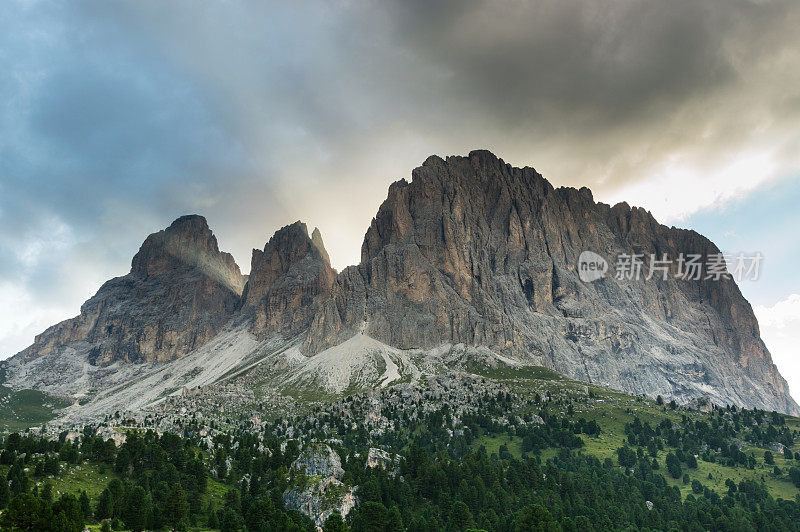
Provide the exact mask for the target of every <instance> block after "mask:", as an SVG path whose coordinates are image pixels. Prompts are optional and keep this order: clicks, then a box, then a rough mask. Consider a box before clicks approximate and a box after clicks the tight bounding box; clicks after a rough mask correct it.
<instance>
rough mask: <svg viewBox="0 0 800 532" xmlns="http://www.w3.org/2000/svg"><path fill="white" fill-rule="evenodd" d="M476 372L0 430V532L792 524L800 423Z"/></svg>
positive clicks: (549, 375) (504, 371) (797, 510)
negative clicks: (101, 523)
mask: <svg viewBox="0 0 800 532" xmlns="http://www.w3.org/2000/svg"><path fill="white" fill-rule="evenodd" d="M483 373H484V375H476V374H469V373H452V374H446V375H440V376H437V377H431V378H429V379H427V380H426V382H425V384H417V385H415V384H410V383H407V384H398V385H395V386H391V387H387V388H385V389H383V390H380V391H370V392H367V393H363V394H357V395H352V396H348V397H345V398H343V399H339V400H334V401H322V402H305V401H304V402H301V403H296V404H285V405H283V407H280V406H278V405H275V404H272V405H271V406H270V403H269V401H266V400H265V401H264V402H261V403H259V404H255V405H253V404H250V405H249V406H245V405H241V408H236V407H235V402H232V401H230V402H228V403H227V405H229V406H230V408H229V409H227V410H225V411H224V415H223V416H221V417H214V416H212V415H211V412H210V411H208V410H203V408H202V407H199V408H198V409H197V410H195V411H193V412H190V411H189V410H187V409H186V404H188V402H187V403H186V404H184V406H182V407H180V408H177V411H178V412H184V413H185V416H184V417H183V418H182V419H179V418H176V417H169V419H170V423H173V425H172V426H171V429H170V430H169V431H167V432H164V433H163V434H162V435H161V436H158V435H157V433H156V432H154V431H153V429H158V430H159V433H160V431H161V430H163V429H165V428H166V425H165V424H164V421H165V419H166V417H165V415H164V414H162V413H158V412H152V413H151V414H150V415H148V416H147V417H145V418H142V419H139V420H136V419H126V418H125V417H124V416H118V415H112V416H108V418H107V419H106V420H105V421H103V422H102V423H100V424H99V425H91V426H86V427H84V429H83V430H82V431H81V432H71V433H67V432H65V433H63V434H62V435H61V436H60V437H58V436H56V437H55V439H54V440H51V441H49V442H47V441H45V440H41V439H40V437H39V436H36V435H30V436H24V437H20V436H19V435H13V434H12V435H10V436H5V437H4V439H3V443H2V446H3V449H4V450H3V451H2V453H0V474H2V475H3V476H5V477H6V478H7V479H8V480H9V482H10V483H9V485H8V487H9V490H10V492H9V491H5V490H3V489H2V488H0V505H5V504H9V509H8V510H6V511H4V512H3V514H2V517H0V525H3V526H10V525H12V524H13V523H14V522H16V521H12V520H13V519H18V518H19V519H21V517H15V516H19V515H20V514H19V513H18V510H17V509H18V508H20V505H21V504H23V503H24V504H27V505H28V507H29V508H32V507H33V506H36V504H39V505H40V506H39V508H40V509H39V510H33V513H32V514H29V517H30V518H35V516H36V515H38V514H37V513H36V512H45V511H49V512H51V513H50V514H48V515H49V516H50V518H53V516H55V515H56V514H58V513H63V512H66V511H67V510H65V509H66V508H69V505H70V504H75V505H76V506H75V508H76V513H74V514H73V515H72V517H70V519H75V520H79V521H80V522H85V523H97V522H98V520H102V519H110V520H112V521H114V523H116V526H125V527H128V528H133V529H137V527H145V526H146V527H147V528H156V529H162V528H166V527H168V526H178V527H179V528H180V527H192V528H194V529H197V530H208V529H223V530H235V529H238V528H239V527H241V526H245V527H246V528H247V529H248V530H255V529H259V528H258V527H259V526H261V527H266V529H270V530H272V529H276V528H281V529H286V530H309V531H310V530H313V528H314V523H315V522H316V523H317V524H318V525H322V524H326V526H328V527H333V526H334V521H336V520H337V519H339V517H338V515H339V513H341V514H343V515H344V516H345V517H344V519H343V521H344V522H346V524H347V526H349V528H350V529H352V530H354V531H360V530H373V529H374V528H371V527H374V526H380V527H381V529H390V530H427V529H430V528H431V527H433V528H435V529H444V530H463V529H465V528H479V529H485V530H515V529H519V527H520V526H544V527H545V529H548V530H587V529H592V528H596V529H600V528H603V529H625V528H627V527H630V526H633V527H636V528H638V529H645V528H652V529H668V528H677V529H695V528H698V527H699V528H700V529H704V530H728V529H732V528H733V529H737V528H741V529H764V530H768V529H769V530H771V529H780V528H782V529H787V530H788V529H797V523H798V520H797V519H798V517H800V503H798V501H800V497H799V496H800V490H799V489H798V488H799V487H800V445H798V443H800V441H799V438H800V432H799V431H800V420H799V419H797V418H793V417H788V416H785V415H781V414H775V413H767V412H761V411H748V410H738V409H735V408H725V409H719V408H713V407H711V406H710V405H709V404H706V403H701V404H699V405H698V406H699V407H700V408H702V409H703V410H707V411H701V410H692V409H687V408H685V407H681V406H678V405H676V404H674V403H668V404H665V403H664V402H663V401H661V400H657V401H654V400H651V399H647V398H644V397H637V396H630V395H626V394H623V393H619V392H614V391H612V390H609V389H607V388H604V387H598V386H594V385H589V386H587V385H585V384H583V383H580V382H577V381H572V380H569V379H566V378H564V377H561V376H559V375H557V374H554V373H553V372H552V371H550V370H547V369H545V368H524V369H509V368H496V369H491V370H486V371H483ZM173 406H176V407H177V406H178V405H173ZM175 433H178V434H181V435H182V436H176V435H174V434H175ZM125 435H127V437H126V436H125ZM112 438H113V439H112ZM115 441H116V443H114V442H115ZM70 442H72V443H70ZM781 445H785V448H784V449H783V450H781V451H778V450H777V449H778V448H779V447H780V446H781ZM26 470H27V472H25V471H26ZM23 478H24V479H26V480H22V479H23ZM0 484H2V483H0ZM48 486H49V487H48ZM82 491H85V493H86V497H83V498H82V496H81V492H82ZM24 493H28V494H29V495H27V496H26V495H23V494H24ZM65 493H66V494H65ZM68 493H72V494H74V497H75V498H74V499H71V498H70V495H67V494H68ZM9 497H11V502H8V500H9ZM25 497H28V498H25ZM31 497H33V498H31ZM348 497H349V498H348ZM56 499H58V502H57V503H56V504H53V506H52V508H51V509H49V510H47V508H50V507H49V506H48V504H50V503H49V502H47V503H45V502H42V503H36V504H34V502H33V501H36V500H41V501H49V500H56ZM83 499H85V502H81V501H82V500H83ZM72 500H74V501H75V502H74V503H71V502H70V501H72ZM137 500H139V501H141V503H134V502H131V501H137ZM31 504H33V506H30V505H31ZM139 504H141V506H139ZM132 505H133V506H132ZM79 508H80V510H79ZM337 512H338V513H337ZM64 515H65V516H67V515H68V514H64ZM65 518H66V517H65ZM76 522H77V521H76ZM281 523H282V524H281ZM523 523H527V525H523ZM387 527H389V528H387ZM327 529H333V528H326V530H327ZM344 529H345V528H339V530H344Z"/></svg>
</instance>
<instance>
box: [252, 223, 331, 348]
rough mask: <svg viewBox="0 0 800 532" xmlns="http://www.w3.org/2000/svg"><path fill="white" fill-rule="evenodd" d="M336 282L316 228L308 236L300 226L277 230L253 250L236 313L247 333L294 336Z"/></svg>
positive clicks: (305, 324) (292, 225)
mask: <svg viewBox="0 0 800 532" xmlns="http://www.w3.org/2000/svg"><path fill="white" fill-rule="evenodd" d="M335 277H336V272H335V271H334V270H333V268H331V265H330V260H329V259H328V253H327V251H325V245H324V244H323V241H322V235H321V234H320V232H319V230H318V229H315V230H314V233H313V234H312V235H311V236H309V234H308V228H307V227H306V225H305V224H304V223H302V222H300V221H297V222H295V223H293V224H291V225H287V226H285V227H283V228H281V229H279V230H278V231H277V232H276V233H275V234H274V235H273V236H272V238H270V239H269V241H268V242H267V244H266V245H265V246H264V249H263V251H262V250H258V249H254V250H253V258H252V261H251V267H250V276H249V278H248V280H247V285H246V286H245V289H244V292H243V294H242V309H243V311H244V312H245V313H246V314H251V315H252V317H253V331H254V332H258V333H268V332H278V331H281V332H284V333H286V334H294V333H297V332H299V331H301V330H302V329H304V328H306V327H308V325H309V324H310V322H311V319H312V317H313V315H314V313H315V312H316V310H317V305H318V303H319V301H320V300H321V299H322V298H324V297H326V296H327V295H328V293H329V291H330V288H331V285H332V284H333V281H334V279H335Z"/></svg>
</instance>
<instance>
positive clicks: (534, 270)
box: [6, 150, 800, 413]
mask: <svg viewBox="0 0 800 532" xmlns="http://www.w3.org/2000/svg"><path fill="white" fill-rule="evenodd" d="M197 218H202V217H191V216H190V217H181V218H179V219H178V220H176V222H175V223H173V226H174V225H175V224H178V225H177V227H178V228H179V229H180V228H186V231H187V232H186V233H184V232H183V231H182V230H178V231H173V233H176V234H177V235H179V236H178V237H177V242H178V244H180V245H172V246H169V245H167V248H169V249H176V250H178V251H177V252H173V253H161V252H159V249H161V248H160V247H159V246H158V244H159V243H160V242H162V241H165V242H172V240H171V239H170V238H166V240H165V236H164V235H168V234H172V233H168V232H164V231H162V232H159V233H154V235H151V236H150V237H148V240H146V241H145V244H147V243H148V241H150V245H148V246H145V244H143V246H142V247H143V250H144V251H143V250H140V252H139V253H137V256H136V257H134V261H133V262H132V271H131V274H129V276H134V278H132V279H133V281H135V283H147V282H148V280H149V279H150V277H148V276H152V277H153V278H157V279H161V280H162V281H165V280H167V279H168V280H169V281H170V282H172V283H174V282H176V279H177V280H180V279H183V277H181V276H177V277H176V276H175V275H174V274H175V272H176V271H181V272H185V271H189V272H191V273H192V274H193V275H191V276H190V277H191V278H190V279H188V281H186V282H185V283H184V284H181V283H180V282H179V283H178V286H182V287H183V288H182V289H181V290H179V293H181V294H185V293H187V292H191V291H192V290H193V288H192V286H193V285H192V283H200V284H199V286H202V287H206V288H204V291H205V292H208V293H211V294H213V296H214V297H218V298H219V299H220V300H222V301H223V303H222V305H221V306H220V304H219V302H218V303H217V304H216V306H213V307H212V308H210V309H208V310H210V312H207V313H205V314H202V316H201V318H203V319H205V321H204V320H203V319H200V320H199V321H198V320H196V319H195V320H193V319H192V318H191V317H190V318H189V319H188V321H187V320H183V321H184V322H185V325H186V324H188V325H186V328H187V329H188V330H191V331H194V330H195V329H197V327H195V324H196V323H200V324H203V323H209V322H210V323H212V325H213V326H210V327H200V329H201V330H200V334H194V335H193V334H192V333H188V335H187V334H184V336H181V335H180V334H179V335H178V337H179V338H181V339H182V341H184V344H182V345H183V347H182V349H183V351H181V344H180V342H172V343H171V344H170V347H169V348H168V349H166V350H165V351H164V353H160V352H159V353H156V354H155V355H152V354H153V353H155V352H156V351H157V350H154V349H153V348H150V347H147V346H148V345H149V344H147V343H144V344H142V345H144V346H145V347H146V349H145V350H144V351H142V349H141V346H139V345H138V344H136V342H137V341H143V340H148V338H149V337H148V336H147V334H144V335H141V334H140V335H139V336H135V335H134V338H133V340H130V338H128V339H129V340H130V341H132V342H133V344H136V347H137V348H138V351H137V350H136V349H135V348H131V347H130V345H129V344H130V341H129V342H128V344H124V346H125V349H127V351H125V350H123V351H124V352H125V353H126V354H125V356H122V357H120V356H119V355H118V354H115V353H113V352H112V350H113V349H114V348H116V349H120V345H123V344H120V343H119V342H117V343H114V342H111V344H110V346H109V345H106V344H109V342H108V338H101V336H102V334H97V335H95V336H92V335H83V336H81V335H79V334H78V335H70V334H66V335H59V334H50V336H47V337H46V338H49V340H48V341H47V342H42V341H40V340H39V337H37V341H36V342H35V343H34V345H33V346H31V347H29V348H27V349H26V350H24V351H22V352H21V353H19V354H18V355H16V356H15V357H14V364H12V366H14V367H16V364H17V363H24V362H26V361H30V360H31V359H33V358H36V356H41V355H43V354H50V353H53V352H54V351H56V352H57V351H58V349H59V348H61V349H65V348H67V347H69V345H71V344H74V343H75V342H76V341H78V342H81V341H83V342H85V341H88V342H89V343H90V344H92V342H95V344H99V345H100V347H101V348H100V351H99V355H92V353H93V352H94V351H96V350H97V349H96V348H97V345H94V344H92V345H91V346H90V347H89V349H88V353H89V355H88V356H89V357H90V358H89V360H88V361H89V363H91V364H98V363H100V364H103V363H109V362H111V361H114V360H118V359H121V360H123V361H124V362H142V361H157V362H161V361H164V360H170V359H174V358H180V357H181V356H185V355H186V354H188V353H189V352H192V351H193V350H194V349H197V348H199V347H202V345H204V344H205V343H207V342H208V341H210V340H211V339H212V338H213V337H214V335H215V334H219V333H220V332H221V331H222V328H223V326H224V324H225V323H229V324H230V323H232V322H236V323H243V322H246V323H248V324H249V326H248V330H249V333H248V334H252V335H254V336H255V338H256V339H259V338H260V339H261V340H266V339H269V338H283V340H282V341H284V342H290V343H291V345H296V346H297V350H296V352H295V351H292V352H293V353H295V354H294V355H292V356H296V357H305V359H312V358H313V357H315V356H316V355H317V354H318V353H322V352H325V351H326V350H329V349H331V348H333V347H334V346H338V345H342V344H345V343H346V342H347V341H348V340H349V339H351V338H354V337H356V336H357V335H362V336H364V337H367V338H371V339H374V340H375V341H376V342H377V344H375V345H385V346H386V348H385V352H384V353H379V351H380V349H379V348H376V349H378V351H376V352H375V354H374V356H372V355H371V358H373V359H374V360H375V361H376V362H375V363H381V364H382V363H383V362H381V360H385V361H387V362H386V363H388V361H390V360H391V357H392V356H395V355H393V354H392V351H391V350H392V349H400V350H403V351H404V352H405V351H408V352H411V353H415V354H414V356H415V357H417V356H418V355H419V356H420V357H422V359H423V361H424V357H425V356H430V355H425V353H434V352H436V353H448V352H452V353H461V355H457V356H455V358H453V356H450V358H448V356H449V355H446V356H444V358H443V359H442V360H444V359H448V360H449V359H452V360H456V359H458V360H461V358H459V357H462V355H463V356H467V357H475V356H477V357H478V358H479V359H481V360H493V361H494V360H507V361H510V362H511V363H513V364H520V365H537V366H545V367H548V368H550V369H553V370H556V371H558V372H559V373H561V374H563V375H565V376H568V377H570V378H574V379H577V380H582V381H584V382H590V383H598V384H604V385H608V386H612V387H615V388H618V389H621V390H624V391H628V392H632V393H641V394H646V395H650V396H655V395H663V396H664V397H671V398H676V399H678V400H680V401H682V402H688V401H689V400H691V399H694V398H697V397H701V396H702V397H710V398H711V399H712V400H713V401H715V402H717V403H720V404H723V403H732V404H738V405H741V406H748V407H758V408H765V409H768V410H773V409H774V410H780V411H784V412H789V413H800V409H798V406H797V404H796V403H795V402H794V400H793V399H792V398H791V396H790V395H789V392H788V386H787V385H786V382H785V380H783V378H782V377H781V375H780V373H779V372H778V370H777V368H776V367H775V365H774V364H773V363H772V359H771V356H770V354H769V351H768V350H767V349H766V346H764V344H763V342H762V341H761V339H760V336H759V329H758V323H757V321H756V319H755V316H754V315H753V312H752V308H751V307H750V304H749V303H748V302H747V301H746V300H745V299H744V297H743V296H742V295H741V292H740V291H739V289H738V287H737V286H736V284H735V282H733V281H732V280H730V279H723V280H720V281H711V280H704V279H701V280H699V281H696V282H695V281H688V280H680V279H676V278H674V274H675V273H676V272H675V269H674V268H672V267H670V268H671V269H670V271H669V274H670V275H671V277H669V278H667V279H658V278H653V279H650V280H624V279H623V280H617V279H614V278H613V277H610V276H607V277H605V278H603V279H600V280H598V281H596V282H594V283H586V282H583V281H581V280H580V279H579V276H578V274H577V269H576V267H577V260H578V257H579V255H580V253H581V252H582V251H592V252H595V253H598V254H600V255H601V256H604V257H607V258H609V257H613V256H615V255H619V254H620V253H640V254H642V255H644V257H645V260H644V266H643V267H646V266H649V259H648V257H649V256H650V254H653V255H654V256H659V257H660V256H661V255H662V254H664V253H666V254H668V255H669V256H677V255H678V254H680V253H699V254H701V255H702V256H703V257H704V258H707V257H709V256H711V255H714V254H717V253H719V250H718V248H717V247H716V246H715V245H714V244H713V243H712V242H711V241H710V240H708V239H707V238H705V237H703V236H702V235H700V234H698V233H696V232H694V231H691V230H686V229H678V228H675V227H667V226H664V225H662V224H659V223H658V222H657V221H656V220H655V218H654V217H653V216H652V215H651V214H650V213H649V212H647V211H645V210H644V209H642V208H639V207H630V206H629V205H628V204H627V203H619V204H617V205H614V206H609V205H606V204H604V203H596V202H595V201H594V199H593V197H592V193H591V191H590V190H589V189H588V188H586V187H583V188H580V189H575V188H571V187H559V188H554V187H553V186H552V185H551V184H550V183H549V182H548V181H547V180H546V179H545V178H544V177H542V176H541V175H540V174H539V173H538V172H536V171H535V170H534V169H533V168H530V167H525V168H515V167H513V166H511V165H509V164H507V163H505V162H504V161H503V160H502V159H500V158H498V157H496V156H495V155H494V154H492V153H491V152H488V151H486V150H477V151H473V152H470V153H469V154H468V155H467V156H466V157H461V156H449V157H447V158H445V159H443V158H441V157H438V156H435V155H434V156H431V157H428V159H426V160H425V161H424V163H423V164H422V166H420V167H418V168H416V169H415V170H414V171H413V172H412V180H411V182H408V181H406V180H405V179H403V180H399V181H396V182H395V183H393V184H392V185H390V187H389V191H388V194H387V199H386V200H385V201H384V202H383V203H382V205H381V206H380V208H379V210H378V213H377V214H376V216H375V218H373V220H372V222H371V224H370V227H369V228H368V230H367V233H366V234H365V237H364V241H363V245H362V252H361V255H362V256H361V262H360V263H359V264H358V265H353V266H348V267H347V268H345V269H344V270H343V271H342V272H339V273H338V274H337V273H336V272H335V270H333V268H332V267H331V266H330V260H329V258H328V255H327V251H325V248H324V244H323V242H322V235H321V233H320V232H319V230H318V229H315V230H314V231H313V232H312V234H311V235H309V233H308V229H307V228H306V226H305V224H303V223H302V222H295V223H294V224H291V225H288V226H285V227H283V228H281V229H280V230H278V231H277V232H276V233H275V235H273V237H272V238H270V240H269V241H268V242H267V244H266V245H265V247H264V249H263V250H259V249H256V250H254V251H253V258H252V268H251V272H250V275H249V276H247V279H246V281H245V276H241V274H240V273H239V271H238V266H236V265H235V262H233V259H232V257H230V255H228V254H226V253H224V252H220V251H219V249H218V248H217V245H216V239H215V238H213V234H211V232H210V229H208V227H207V224H206V223H205V219H202V223H201V222H200V221H199V220H198V219H197ZM179 222H180V223H179ZM170 227H172V226H170ZM168 229H169V228H168ZM195 233H196V234H195ZM157 235H162V236H160V237H159V236H157ZM212 239H213V242H212ZM192 246H195V247H192ZM162 247H163V246H162ZM193 249H201V250H203V252H202V253H200V254H198V255H195V254H193V253H192V250H193ZM151 255H152V256H151ZM137 257H138V259H137ZM197 257H199V260H195V259H197ZM176 258H177V259H176ZM212 259H213V260H212ZM134 270H135V271H134ZM119 279H124V278H119ZM207 279H210V281H207ZM112 281H114V280H112ZM112 281H109V283H111V282H112ZM128 281H129V282H133V281H131V279H128ZM209 283H211V284H213V285H214V286H219V287H222V288H223V289H225V290H227V292H225V290H223V291H220V292H217V291H210V292H209V289H208V288H207V287H208V286H210V285H209ZM163 284H164V283H161V284H160V285H159V286H162V289H163ZM104 286H105V285H104ZM137 286H138V285H137ZM237 286H241V289H239V293H238V294H237V293H236V287H237ZM204 291H201V293H204ZM101 292H103V289H102V288H101V290H100V291H98V295H100V294H101ZM230 292H232V293H233V294H235V295H236V297H228V296H225V297H221V296H222V295H224V294H226V293H230ZM126 293H127V292H125V293H124V294H126ZM147 293H148V294H151V295H152V292H147ZM124 294H123V296H124ZM97 297H98V296H97V295H96V296H95V297H94V298H92V299H95V298H97ZM120 297H122V296H120ZM92 299H90V300H89V301H92ZM87 303H88V302H87ZM192 308H195V307H192ZM162 310H163V309H162ZM168 310H169V311H170V312H171V311H174V309H172V307H169V309H168ZM198 310H200V309H198ZM123 311H124V305H123ZM164 312H167V311H166V310H164ZM83 315H84V313H83V311H82V314H81V316H83ZM151 317H153V318H155V321H156V323H157V324H159V326H161V325H160V324H161V323H162V322H169V320H168V318H167V317H166V315H162V316H161V317H160V318H159V316H157V315H154V316H151ZM79 318H80V317H79ZM73 320H78V318H74V319H73ZM67 321H68V322H70V320H67ZM101 321H102V320H101ZM112 321H113V320H112ZM151 321H152V320H151ZM90 322H91V320H86V319H84V320H83V321H80V320H79V321H77V322H74V321H73V322H70V323H72V324H73V327H74V324H75V323H78V324H79V325H81V326H84V327H85V326H86V324H87V323H90ZM134 322H136V320H134ZM64 323H67V322H64ZM103 323H104V322H103ZM60 325H62V324H59V325H57V326H54V327H56V328H58V327H59V326H60ZM112 326H113V324H112ZM92 327H94V329H92V330H95V331H96V330H97V329H96V327H95V324H94V323H93V322H92ZM162 328H163V327H162ZM51 329H53V328H51ZM228 329H230V325H229V326H228ZM59 330H60V329H59ZM48 331H50V329H48ZM168 331H171V329H168ZM112 332H113V329H112ZM139 332H141V331H139ZM210 332H214V334H211V336H208V334H209V333H210ZM46 333H47V332H46ZM46 333H43V335H44V334H46ZM109 335H111V336H113V334H112V333H109ZM40 336H42V335H40ZM162 336H163V334H162ZM184 337H186V338H188V340H187V339H186V338H184ZM359 337H360V336H359ZM104 342H105V343H104ZM249 342H250V341H249V340H248V343H247V345H255V344H251V343H249ZM151 343H152V341H151ZM76 345H77V344H76ZM159 345H163V342H162V344H159ZM176 345H178V347H175V346H176ZM288 345H289V344H287V346H288ZM359 345H360V344H359ZM114 346H116V347H114ZM459 346H461V347H459ZM131 349H132V350H131ZM409 350H410V351H409ZM454 350H455V351H454ZM481 350H484V351H486V350H488V352H491V353H495V354H496V356H495V355H492V356H488V355H487V354H486V353H485V352H484V351H481ZM130 353H134V355H135V354H136V353H139V354H141V353H145V357H144V359H143V358H142V357H141V356H131V354H130ZM148 353H149V354H151V355H152V356H151V357H150V358H147V354H148ZM56 354H57V353H56ZM437 356H438V355H437ZM487 357H488V358H487ZM367 358H370V357H367ZM434 358H435V357H434ZM334 359H337V360H338V358H336V357H332V358H331V360H334ZM270 360H272V362H270V364H277V366H275V367H276V368H277V369H275V370H272V369H265V370H264V371H265V372H269V371H273V372H274V371H278V372H279V373H280V372H281V371H284V369H285V368H287V367H288V368H291V367H295V366H292V364H293V363H292V361H291V360H290V359H286V360H283V361H282V362H281V361H279V359H272V358H271V359H270ZM297 360H300V359H297ZM365 360H366V359H365ZM436 360H438V359H436ZM418 362H419V360H417V363H418ZM365 363H366V362H365ZM392 363H393V362H392ZM459 363H461V362H459ZM493 363H494V362H493ZM287 364H288V366H287ZM437 364H438V362H437ZM6 366H9V365H8V364H6ZM316 366H318V364H317V365H312V367H316ZM411 366H413V364H410V366H409V367H411ZM269 367H272V366H269ZM297 367H299V366H297ZM414 367H416V366H414ZM437 367H438V366H437ZM281 368H284V369H281ZM362 370H363V371H366V369H365V368H362V369H361V370H358V369H354V370H353V371H362ZM298 371H300V370H299V369H298ZM320 371H322V373H323V374H324V373H325V372H326V371H327V370H326V369H325V368H322V369H321V370H320ZM12 373H13V371H12ZM366 373H370V374H373V373H374V374H382V373H383V372H380V371H372V370H370V371H367V372H366ZM281 375H283V373H281ZM287 378H289V379H291V378H294V377H292V376H289V377H287ZM403 378H413V377H411V376H405V377H403ZM12 382H13V378H12Z"/></svg>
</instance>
